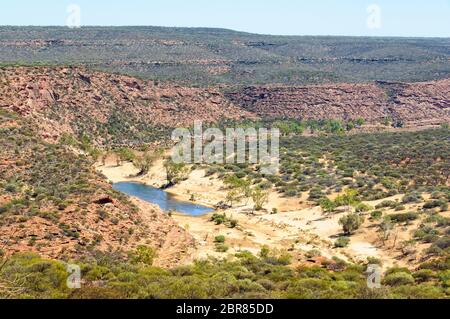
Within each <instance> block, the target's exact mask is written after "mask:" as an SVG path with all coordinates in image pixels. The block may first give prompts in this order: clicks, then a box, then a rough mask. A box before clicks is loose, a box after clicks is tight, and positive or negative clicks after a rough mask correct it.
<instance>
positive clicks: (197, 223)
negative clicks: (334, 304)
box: [96, 161, 408, 267]
mask: <svg viewBox="0 0 450 319" xmlns="http://www.w3.org/2000/svg"><path fill="white" fill-rule="evenodd" d="M96 167H97V169H98V170H99V171H100V172H101V173H103V174H104V175H105V176H106V177H107V178H108V180H110V181H111V182H114V183H117V182H124V181H135V182H141V183H144V184H147V185H150V186H154V187H161V186H162V185H164V184H165V182H166V180H165V172H164V168H163V162H162V161H158V162H156V163H155V165H154V167H152V169H151V170H150V172H149V173H148V174H147V175H146V176H143V177H136V174H137V172H138V170H137V169H136V168H135V167H134V166H133V164H131V163H125V164H123V165H121V166H116V165H115V163H113V161H111V162H108V161H107V163H106V165H104V166H102V165H97V166H96ZM169 191H170V193H171V194H174V195H175V196H176V197H178V198H179V199H180V200H185V201H188V200H190V199H192V197H193V198H194V199H195V201H194V202H195V203H197V204H201V205H206V206H210V207H212V206H214V205H215V204H217V203H218V202H220V201H223V200H224V199H225V197H226V193H227V190H226V189H225V188H224V185H223V183H222V182H221V181H220V180H219V179H217V178H215V177H207V176H205V171H204V170H194V171H193V172H191V174H190V175H189V178H188V179H187V180H186V181H183V182H181V183H180V184H178V185H176V186H174V187H172V188H171V189H170V190H169ZM393 199H398V198H393ZM370 204H371V205H375V204H377V202H372V203H370ZM252 205H253V204H252V203H251V201H250V202H249V203H247V205H245V203H241V204H238V205H237V206H236V207H233V208H232V209H228V210H225V211H221V213H225V214H226V215H227V216H228V217H230V218H233V219H235V220H237V221H238V226H237V227H236V228H227V227H226V226H225V225H215V224H214V223H213V222H211V221H210V219H211V214H208V215H205V216H201V217H193V216H186V215H180V214H174V215H173V218H174V220H175V221H176V222H177V223H178V224H179V225H180V226H181V227H183V228H184V229H186V230H187V231H188V232H189V233H191V235H192V236H193V237H194V238H195V240H196V242H197V247H198V248H197V250H196V251H195V252H194V253H193V254H192V256H191V259H192V260H193V259H198V258H204V257H207V256H216V257H225V256H227V254H229V255H232V254H234V253H235V252H237V251H241V250H248V251H251V252H253V253H257V252H259V251H260V249H261V247H262V246H264V245H267V246H269V247H270V248H271V249H275V250H278V251H281V250H285V251H290V252H292V254H293V256H294V260H293V261H294V263H295V262H296V261H300V260H295V259H296V258H297V257H298V258H299V259H302V258H303V259H304V257H303V255H304V253H305V252H307V251H310V250H319V251H321V253H322V255H323V256H324V257H328V258H332V257H333V256H337V257H339V258H342V259H344V260H348V261H358V260H361V261H362V260H366V259H367V257H377V258H379V259H381V260H382V261H383V262H384V265H385V267H387V266H392V265H394V264H395V263H398V264H399V265H405V262H404V261H402V260H396V258H397V257H398V251H397V250H396V249H388V248H386V247H381V246H380V244H379V239H378V234H377V232H376V228H375V227H372V226H373V225H372V223H371V222H370V221H369V220H368V219H367V220H366V223H365V225H364V227H362V229H361V230H360V231H358V232H356V233H355V234H354V236H352V237H351V243H350V245H349V247H347V248H344V249H336V248H334V241H335V240H336V238H337V237H338V236H339V235H340V234H341V226H340V225H339V219H340V218H341V217H342V216H343V215H344V213H341V214H333V215H331V216H325V215H324V214H323V212H322V210H321V209H320V208H319V207H313V206H311V205H310V204H309V203H308V202H307V201H306V194H303V196H302V197H298V198H289V199H287V198H283V197H282V196H280V194H278V193H276V192H272V193H271V194H270V197H269V204H268V205H267V206H266V209H267V211H268V212H270V211H271V210H272V208H277V209H278V211H279V213H278V214H275V215H272V214H270V213H267V212H266V213H261V214H256V215H252V214H248V212H249V211H252V209H251V208H252ZM407 234H408V232H407V231H406V230H405V231H403V232H402V231H400V232H399V235H398V237H400V238H403V237H404V238H407ZM218 235H224V236H225V238H226V245H227V246H229V250H228V252H227V253H225V254H224V253H219V252H216V249H215V246H216V245H215V243H214V238H215V236H218Z"/></svg>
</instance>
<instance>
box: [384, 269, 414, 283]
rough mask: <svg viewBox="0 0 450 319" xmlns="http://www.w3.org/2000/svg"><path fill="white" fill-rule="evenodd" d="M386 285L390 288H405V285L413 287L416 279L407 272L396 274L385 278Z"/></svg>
mask: <svg viewBox="0 0 450 319" xmlns="http://www.w3.org/2000/svg"><path fill="white" fill-rule="evenodd" d="M383 282H384V284H386V285H388V286H405V285H413V284H414V283H415V281H414V277H413V276H412V275H411V274H409V273H405V272H395V273H392V274H389V275H387V276H386V278H384V281H383Z"/></svg>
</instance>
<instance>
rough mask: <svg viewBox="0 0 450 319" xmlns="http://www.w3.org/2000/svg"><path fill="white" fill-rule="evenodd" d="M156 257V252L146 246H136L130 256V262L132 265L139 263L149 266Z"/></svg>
mask: <svg viewBox="0 0 450 319" xmlns="http://www.w3.org/2000/svg"><path fill="white" fill-rule="evenodd" d="M155 257H156V252H155V250H154V249H153V248H151V247H147V246H138V247H137V248H136V251H135V252H134V253H133V254H132V256H131V260H132V262H133V263H139V264H144V265H148V266H151V265H153V260H154V259H155Z"/></svg>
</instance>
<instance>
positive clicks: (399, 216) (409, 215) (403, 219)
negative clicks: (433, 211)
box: [388, 212, 419, 223]
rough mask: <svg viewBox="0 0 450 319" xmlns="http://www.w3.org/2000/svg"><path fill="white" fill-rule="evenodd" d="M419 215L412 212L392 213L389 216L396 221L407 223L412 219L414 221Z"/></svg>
mask: <svg viewBox="0 0 450 319" xmlns="http://www.w3.org/2000/svg"><path fill="white" fill-rule="evenodd" d="M418 217H419V215H418V214H417V213H414V212H410V213H404V214H392V215H389V216H388V218H389V219H390V220H391V221H392V222H394V223H406V222H410V221H414V220H416V219H417V218H418Z"/></svg>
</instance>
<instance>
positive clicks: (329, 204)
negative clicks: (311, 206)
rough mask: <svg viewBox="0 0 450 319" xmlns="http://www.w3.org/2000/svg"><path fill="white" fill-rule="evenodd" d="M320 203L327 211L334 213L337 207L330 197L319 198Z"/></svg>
mask: <svg viewBox="0 0 450 319" xmlns="http://www.w3.org/2000/svg"><path fill="white" fill-rule="evenodd" d="M319 205H320V208H322V210H323V211H324V212H325V213H332V212H334V210H335V209H336V208H337V204H336V203H335V202H334V201H332V200H330V199H329V198H322V199H321V200H319Z"/></svg>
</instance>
